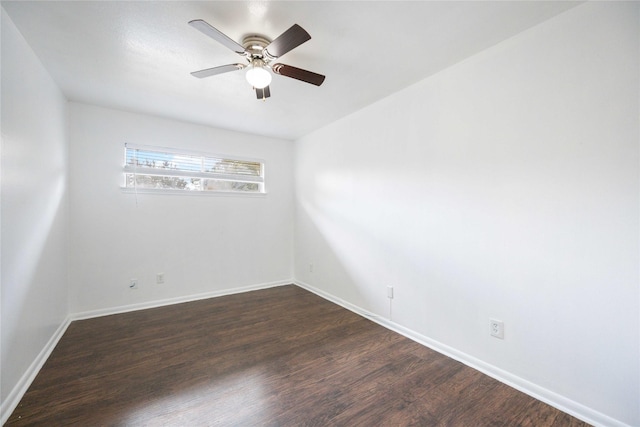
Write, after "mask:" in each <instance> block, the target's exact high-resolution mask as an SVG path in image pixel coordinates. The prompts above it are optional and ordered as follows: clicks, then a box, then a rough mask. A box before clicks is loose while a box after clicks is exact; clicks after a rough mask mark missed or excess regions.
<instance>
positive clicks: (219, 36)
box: [189, 19, 245, 55]
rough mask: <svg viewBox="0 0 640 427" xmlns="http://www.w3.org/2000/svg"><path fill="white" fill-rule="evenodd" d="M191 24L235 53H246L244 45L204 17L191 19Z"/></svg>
mask: <svg viewBox="0 0 640 427" xmlns="http://www.w3.org/2000/svg"><path fill="white" fill-rule="evenodd" d="M189 25H191V26H192V27H193V28H195V29H196V30H198V31H200V32H201V33H203V34H204V35H207V36H209V37H211V38H212V39H214V40H215V41H217V42H218V43H221V44H223V45H225V46H226V47H228V48H229V49H231V50H232V51H234V52H235V53H237V54H239V55H244V53H245V51H244V47H242V46H241V45H240V44H238V43H236V42H235V41H233V40H232V39H230V38H229V37H228V36H227V35H226V34H224V33H223V32H221V31H220V30H218V29H217V28H214V27H212V26H211V25H209V24H208V23H207V22H205V21H203V20H202V19H194V20H193V21H189Z"/></svg>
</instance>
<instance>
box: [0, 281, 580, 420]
mask: <svg viewBox="0 0 640 427" xmlns="http://www.w3.org/2000/svg"><path fill="white" fill-rule="evenodd" d="M7 425H46V426H62V425H79V426H124V425H131V426H142V425H144V426H255V425H259V426H408V425H419V426H536V427H540V426H584V425H586V424H585V423H583V422H581V421H579V420H577V419H575V418H573V417H571V416H569V415H567V414H565V413H563V412H561V411H558V410H557V409H554V408H553V407H551V406H549V405H546V404H544V403H542V402H540V401H538V400H536V399H533V398H531V397H529V396H527V395H525V394H523V393H521V392H519V391H517V390H515V389H513V388H510V387H509V386H507V385H504V384H502V383H500V382H498V381H496V380H493V379H491V378H490V377H488V376H486V375H484V374H482V373H480V372H478V371H476V370H474V369H471V368H469V367H467V366H465V365H463V364H461V363H459V362H456V361H454V360H452V359H449V358H447V357H445V356H443V355H441V354H439V353H436V352H434V351H432V350H430V349H428V348H426V347H423V346H421V345H419V344H417V343H415V342H413V341H411V340H409V339H407V338H405V337H403V336H401V335H399V334H396V333H394V332H391V331H389V330H387V329H385V328H383V327H381V326H379V325H377V324H375V323H373V322H371V321H369V320H366V319H364V318H362V317H360V316H358V315H356V314H354V313H351V312H350V311H348V310H345V309H343V308H341V307H339V306H337V305H335V304H333V303H331V302H328V301H325V300H323V299H322V298H320V297H318V296H316V295H314V294H312V293H309V292H307V291H305V290H303V289H301V288H298V287H296V286H293V285H291V286H283V287H278V288H272V289H266V290H260V291H254V292H248V293H244V294H237V295H230V296H225V297H220V298H212V299H208V300H202V301H196V302H190V303H185V304H177V305H173V306H168V307H161V308H156V309H150V310H143V311H137V312H132V313H125V314H118V315H112V316H105V317H101V318H96V319H89V320H81V321H75V322H73V323H71V325H70V326H69V328H68V329H67V331H66V333H65V334H64V336H63V337H62V339H61V340H60V342H59V343H58V345H57V346H56V348H55V349H54V351H53V353H52V354H51V356H50V358H49V360H48V361H47V362H46V364H45V365H44V367H43V369H42V370H41V371H40V373H39V374H38V376H37V377H36V379H35V381H34V382H33V384H32V385H31V387H30V388H29V390H28V391H27V393H26V394H25V396H24V397H23V399H22V401H21V402H20V404H19V405H18V407H17V408H16V410H15V411H14V412H13V414H12V415H11V417H10V418H9V420H8V422H7Z"/></svg>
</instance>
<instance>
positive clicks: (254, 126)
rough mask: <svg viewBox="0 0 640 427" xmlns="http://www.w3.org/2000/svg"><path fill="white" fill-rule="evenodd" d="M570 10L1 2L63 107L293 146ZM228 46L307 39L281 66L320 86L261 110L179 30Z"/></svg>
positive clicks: (211, 55)
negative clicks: (217, 37) (207, 31)
mask: <svg viewBox="0 0 640 427" xmlns="http://www.w3.org/2000/svg"><path fill="white" fill-rule="evenodd" d="M577 4H578V3H575V2H567V1H561V2H556V1H533V2H524V1H497V2H487V1H472V2H461V1H411V2H399V1H374V2H368V1H297V2H291V1H285V2H280V1H277V2H276V1H228V2H219V1H209V2H204V1H199V2H174V1H139V2H138V1H118V2H115V1H68V2H64V1H63V2H53V1H51V2H39V1H2V6H3V8H4V9H5V10H6V12H7V13H8V14H9V16H10V17H11V19H12V20H13V22H14V23H15V24H16V26H17V27H18V29H19V30H20V32H21V33H22V34H23V35H24V37H25V39H26V40H27V42H28V43H29V45H30V46H31V47H32V49H33V50H34V51H35V53H36V55H37V56H38V57H39V58H40V60H41V61H42V63H43V64H44V66H45V68H46V69H47V70H48V71H49V73H50V74H51V76H52V77H53V79H54V80H55V81H56V83H57V84H58V85H59V86H60V88H61V89H62V91H63V93H64V94H65V95H66V96H67V98H68V99H70V100H73V101H80V102H85V103H90V104H95V105H101V106H106V107H113V108H118V109H122V110H127V111H134V112H142V113H147V114H152V115H158V116H163V117H169V118H174V119H179V120H184V121H188V122H193V123H200V124H205V125H210V126H214V127H219V128H226V129H232V130H238V131H243V132H249V133H255V134H261V135H267V136H274V137H280V138H286V139H296V138H298V137H300V136H302V135H304V134H306V133H309V132H311V131H313V130H314V129H317V128H320V127H322V126H324V125H327V124H328V123H330V122H332V121H334V120H336V119H338V118H340V117H343V116H345V115H348V114H350V113H352V112H354V111H356V110H358V109H360V108H362V107H364V106H366V105H368V104H371V103H373V102H375V101H376V100H378V99H381V98H383V97H386V96H388V95H390V94H392V93H394V92H396V91H398V90H400V89H402V88H405V87H407V86H409V85H411V84H412V83H415V82H417V81H419V80H421V79H423V78H425V77H427V76H430V75H432V74H434V73H437V72H438V71H440V70H442V69H444V68H446V67H448V66H451V65H452V64H455V63H456V62H458V61H460V60H462V59H464V58H467V57H469V56H471V55H473V54H475V53H477V52H479V51H481V50H484V49H486V48H488V47H490V46H492V45H494V44H496V43H498V42H500V41H502V40H505V39H506V38H509V37H511V36H513V35H515V34H517V33H519V32H521V31H523V30H525V29H527V28H529V27H531V26H534V25H536V24H538V23H540V22H542V21H544V20H546V19H549V18H550V17H552V16H554V15H557V14H559V13H561V12H563V11H565V10H567V9H569V8H571V7H573V6H575V5H577ZM197 18H200V19H204V20H205V21H207V22H209V23H210V24H211V25H213V26H214V27H216V28H218V29H219V30H220V31H222V32H223V33H225V34H226V35H228V36H229V37H230V38H232V39H234V40H236V41H238V42H241V40H242V37H243V36H245V35H248V34H250V33H252V34H261V35H264V36H267V37H269V38H270V39H275V38H276V37H277V36H279V35H280V34H281V33H282V32H284V31H285V30H286V29H288V28H289V27H290V26H291V25H293V24H294V23H297V24H299V25H301V26H302V27H303V28H304V29H306V30H307V31H308V32H309V34H311V37H312V39H311V40H310V41H308V42H306V43H305V44H303V45H301V46H299V47H297V48H296V49H294V50H293V51H291V52H289V53H287V54H286V55H283V56H282V57H281V58H279V59H278V61H277V62H282V63H285V64H288V65H293V66H296V67H299V68H304V69H307V70H310V71H314V72H317V73H320V74H324V75H326V76H327V78H326V80H325V82H324V84H323V85H322V86H320V87H316V86H313V85H310V84H306V83H303V82H300V81H297V80H293V79H290V78H286V77H283V76H277V75H276V76H274V79H273V82H272V84H271V86H270V87H271V98H269V99H267V101H266V102H263V101H258V100H257V99H256V96H255V93H254V92H253V90H252V89H251V87H250V86H249V84H248V83H247V82H246V80H245V78H244V72H243V71H238V72H231V73H227V74H223V75H218V76H212V77H209V78H205V79H196V78H194V77H192V76H191V75H190V74H189V73H190V72H191V71H196V70H200V69H203V68H210V67H214V66H218V65H225V64H230V63H236V62H243V61H244V60H243V59H242V58H241V57H240V56H238V55H237V54H235V53H234V52H232V51H231V50H229V49H227V48H226V47H224V46H223V45H221V44H219V43H217V42H215V41H214V40H212V39H210V38H208V37H206V36H204V35H203V34H202V33H200V32H198V31H196V30H195V29H193V28H192V27H190V26H189V25H187V22H188V21H190V20H192V19H197Z"/></svg>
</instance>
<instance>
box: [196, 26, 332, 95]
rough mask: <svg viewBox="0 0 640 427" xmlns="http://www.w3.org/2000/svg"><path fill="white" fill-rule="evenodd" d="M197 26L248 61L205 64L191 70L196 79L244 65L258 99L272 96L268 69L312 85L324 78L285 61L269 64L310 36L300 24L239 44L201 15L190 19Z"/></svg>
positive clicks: (248, 38)
mask: <svg viewBox="0 0 640 427" xmlns="http://www.w3.org/2000/svg"><path fill="white" fill-rule="evenodd" d="M189 25H191V26H192V27H193V28H195V29H196V30H198V31H200V32H201V33H203V34H204V35H207V36H209V37H211V38H212V39H214V40H215V41H217V42H219V43H221V44H223V45H224V46H226V47H228V48H229V49H231V50H232V51H234V52H235V53H237V54H238V55H241V56H244V57H245V59H246V60H247V62H248V64H241V63H237V64H228V65H221V66H219V67H213V68H206V69H204V70H200V71H194V72H193V73H191V75H192V76H194V77H197V78H199V79H201V78H204V77H209V76H215V75H217V74H222V73H227V72H230V71H238V70H242V69H245V68H248V70H247V74H246V77H247V81H248V82H249V83H250V84H251V85H252V86H253V87H254V89H255V91H256V96H257V98H258V99H262V100H265V99H267V98H269V97H270V96H271V91H270V90H269V83H271V73H270V72H269V70H271V71H272V72H274V73H275V74H279V75H281V76H285V77H291V78H293V79H296V80H300V81H303V82H306V83H310V84H312V85H316V86H320V85H321V84H322V82H324V79H325V76H323V75H322V74H317V73H314V72H312V71H307V70H303V69H301V68H296V67H292V66H291V65H285V64H280V63H277V64H271V62H272V61H273V60H275V59H276V58H279V57H281V56H282V55H284V54H285V53H287V52H289V51H291V50H292V49H294V48H296V47H298V46H300V45H301V44H302V43H304V42H306V41H307V40H310V39H311V36H310V35H309V33H307V32H306V31H305V30H304V29H303V28H302V27H301V26H299V25H298V24H294V25H293V26H292V27H291V28H289V29H288V30H287V31H285V32H284V33H282V34H281V35H280V36H278V37H277V38H276V39H275V40H273V41H270V40H269V39H267V38H266V37H262V36H258V35H250V36H247V37H245V38H244V39H243V40H242V45H241V44H239V43H236V42H235V41H234V40H232V39H231V38H229V37H228V36H226V35H225V34H224V33H222V32H221V31H220V30H218V29H216V28H214V27H212V26H211V25H210V24H208V23H207V22H205V21H203V20H202V19H194V20H193V21H189Z"/></svg>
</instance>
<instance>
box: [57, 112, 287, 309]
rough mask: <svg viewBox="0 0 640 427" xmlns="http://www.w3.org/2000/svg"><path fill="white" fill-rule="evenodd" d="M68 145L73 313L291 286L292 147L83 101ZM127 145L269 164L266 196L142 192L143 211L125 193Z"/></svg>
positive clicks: (71, 118) (72, 119) (73, 115)
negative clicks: (160, 278)
mask: <svg viewBox="0 0 640 427" xmlns="http://www.w3.org/2000/svg"><path fill="white" fill-rule="evenodd" d="M69 138H70V155H69V159H70V174H69V177H70V215H71V216H70V218H71V236H70V261H69V267H70V295H71V299H70V302H71V312H72V313H78V312H86V311H95V310H100V309H114V308H117V307H124V306H130V305H134V304H148V303H152V302H156V301H162V300H168V299H174V298H182V297H186V296H191V295H198V294H211V293H215V292H218V291H220V292H222V291H227V290H230V289H234V288H241V287H246V286H259V285H263V284H270V283H283V282H286V283H290V281H291V279H292V277H293V272H292V262H291V260H292V248H293V213H292V212H293V197H292V194H293V184H292V175H293V174H292V170H291V164H292V161H293V160H292V143H291V141H285V140H279V139H272V138H265V137H261V136H255V135H248V134H242V133H236V132H230V131H224V130H219V129H214V128H209V127H204V126H198V125H193V124H188V123H183V122H178V121H171V120H166V119H161V118H157V117H151V116H145V115H139V114H133V113H126V112H122V111H116V110H109V109H105V108H99V107H94V106H88V105H84V104H78V103H70V104H69ZM125 142H128V143H132V144H143V145H155V146H160V147H174V148H182V149H186V150H196V151H202V152H206V153H213V154H225V155H229V156H239V157H249V158H259V159H263V160H264V161H265V170H266V187H267V192H268V194H267V195H265V196H256V197H251V196H215V195H189V196H188V195H177V196H176V195H157V194H142V193H140V194H138V196H137V199H138V200H137V204H136V200H135V199H136V196H135V195H134V194H132V193H125V192H123V191H122V190H121V189H120V185H121V183H122V180H123V179H122V164H123V155H124V154H123V151H124V143H125ZM159 272H162V273H164V274H165V283H164V284H161V285H158V284H156V283H155V278H156V273H159ZM132 278H136V279H138V281H139V288H138V289H137V290H133V291H132V290H130V289H129V280H130V279H132Z"/></svg>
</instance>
